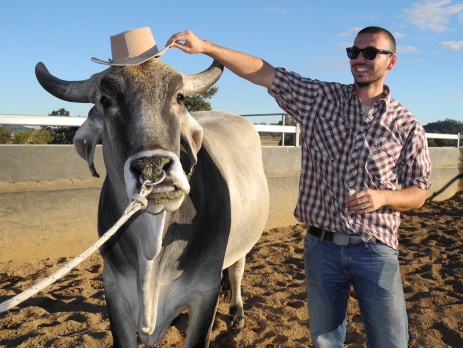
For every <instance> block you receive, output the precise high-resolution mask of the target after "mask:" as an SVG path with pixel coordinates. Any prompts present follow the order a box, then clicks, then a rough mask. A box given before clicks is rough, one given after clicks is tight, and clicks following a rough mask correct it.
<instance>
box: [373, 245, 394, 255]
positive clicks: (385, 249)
mask: <svg viewBox="0 0 463 348" xmlns="http://www.w3.org/2000/svg"><path fill="white" fill-rule="evenodd" d="M371 249H372V250H373V251H374V252H375V254H377V255H379V256H398V255H399V252H398V251H397V250H395V249H393V248H391V247H390V246H387V245H386V244H383V243H379V242H377V243H376V244H371Z"/></svg>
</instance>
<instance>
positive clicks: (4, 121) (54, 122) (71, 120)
mask: <svg viewBox="0 0 463 348" xmlns="http://www.w3.org/2000/svg"><path fill="white" fill-rule="evenodd" d="M241 116H243V117H246V118H248V119H249V118H253V117H259V118H260V117H267V118H268V117H281V125H275V124H271V125H268V124H256V123H254V125H255V127H256V129H257V131H258V132H259V133H281V135H282V136H281V143H282V145H283V146H284V145H285V134H295V144H296V146H299V135H300V128H299V125H295V126H287V125H285V120H286V116H287V114H285V113H275V114H245V115H241ZM86 119H87V118H86V117H70V116H37V115H1V114H0V125H22V126H29V127H30V126H48V127H52V126H61V127H80V126H81V125H82V123H84V121H85V120H86ZM426 137H427V138H428V139H447V140H456V141H457V147H460V144H461V141H462V140H463V139H462V134H460V133H458V134H438V133H427V134H426Z"/></svg>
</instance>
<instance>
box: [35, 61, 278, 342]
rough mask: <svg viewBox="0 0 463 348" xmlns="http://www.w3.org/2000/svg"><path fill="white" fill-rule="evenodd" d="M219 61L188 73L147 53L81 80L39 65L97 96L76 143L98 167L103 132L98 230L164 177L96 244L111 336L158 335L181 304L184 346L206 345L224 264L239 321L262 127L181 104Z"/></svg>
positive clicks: (70, 97) (86, 96) (41, 74)
mask: <svg viewBox="0 0 463 348" xmlns="http://www.w3.org/2000/svg"><path fill="white" fill-rule="evenodd" d="M222 69H223V67H222V66H220V65H219V64H217V63H215V62H214V63H213V64H212V65H211V66H210V67H209V68H208V69H207V70H205V71H204V72H202V73H200V74H196V75H190V76H186V75H183V74H181V73H179V72H178V71H176V70H174V69H172V68H171V67H170V66H169V65H167V64H165V63H163V62H161V61H159V60H156V59H152V60H150V61H148V62H146V63H143V64H141V65H138V66H133V67H110V68H108V69H106V70H104V71H103V72H101V73H98V74H95V75H93V76H91V77H90V79H88V80H84V81H63V80H60V79H58V78H56V77H54V76H52V75H51V74H50V73H49V72H48V70H47V69H46V68H45V66H44V65H43V64H42V63H38V64H37V66H36V75H37V78H38V80H39V82H40V84H41V85H42V86H43V87H44V88H45V89H46V90H47V91H48V92H49V93H51V94H53V95H54V96H56V97H58V98H61V99H64V100H67V101H73V102H90V103H93V104H94V106H93V108H92V109H91V110H90V112H89V116H88V119H87V120H86V121H85V122H84V124H83V125H82V126H81V127H80V128H79V130H78V132H77V134H76V136H75V138H74V144H75V146H76V149H77V151H78V153H79V154H80V155H81V156H82V157H83V158H84V159H86V160H87V161H88V165H89V167H90V170H91V172H92V174H93V175H94V176H98V173H97V172H96V170H95V168H94V165H93V154H94V149H95V146H96V144H97V143H98V142H99V141H100V139H102V143H103V153H104V161H105V166H106V171H107V176H106V178H105V181H104V184H103V187H102V191H101V197H100V202H99V210H98V231H99V234H100V235H101V234H102V233H104V232H105V231H107V230H108V229H109V228H110V227H111V226H113V224H114V223H115V222H116V220H117V219H118V218H119V217H120V216H121V215H122V214H123V211H124V209H125V208H126V207H127V205H128V204H129V201H130V198H131V197H132V195H133V194H134V193H137V192H139V190H140V180H142V181H144V180H149V181H159V180H162V182H161V183H160V184H159V185H157V186H156V187H155V188H154V190H153V192H152V193H151V194H150V196H149V197H148V201H149V205H148V208H147V210H146V211H145V212H143V213H139V214H137V215H135V216H134V217H133V218H132V219H131V220H130V221H129V222H128V223H127V224H126V225H124V226H123V227H122V228H121V230H120V231H119V232H118V234H117V235H115V236H114V237H113V238H112V239H111V240H109V241H108V243H107V244H106V245H105V246H104V247H102V248H101V250H100V251H101V254H102V256H103V258H104V271H103V281H104V288H105V295H106V301H107V308H108V313H109V319H110V324H111V331H112V334H113V338H114V346H115V347H136V346H137V335H136V333H137V332H138V334H139V336H140V339H141V341H142V342H143V343H145V344H147V345H153V344H154V343H156V342H157V341H159V340H160V339H161V338H162V336H163V335H164V334H165V332H166V330H167V329H168V327H169V325H170V324H171V323H172V321H173V320H174V319H175V318H176V317H177V316H178V315H179V314H180V313H181V312H182V311H183V310H184V309H185V308H187V309H188V311H189V325H188V334H187V337H186V343H185V347H207V346H208V345H209V336H210V332H211V327H212V323H213V320H214V317H215V311H216V306H217V303H218V298H219V292H220V284H221V277H222V270H223V269H227V268H228V269H229V275H230V280H231V284H232V299H231V304H230V313H229V315H230V318H231V320H232V325H234V326H238V327H242V326H243V324H244V314H243V303H242V299H241V292H240V288H241V279H242V276H243V272H244V266H245V256H246V254H247V253H248V252H249V251H250V250H251V248H252V247H253V245H254V244H255V243H256V242H257V241H258V239H259V237H260V236H261V233H262V231H263V229H264V227H265V224H266V221H267V217H268V208H269V202H268V187H267V181H266V178H265V174H264V171H263V164H262V156H261V144H260V139H259V136H258V134H257V132H256V130H255V128H254V126H253V125H252V124H251V123H250V122H248V121H247V120H245V119H244V118H242V117H240V116H237V115H232V114H229V113H225V112H198V113H194V114H193V116H192V115H190V114H189V113H188V111H187V110H186V108H185V106H184V100H185V96H188V95H192V94H195V93H199V92H200V91H202V90H205V89H207V88H209V87H210V86H212V85H213V84H214V83H215V82H216V81H217V80H218V79H219V77H220V75H221V73H222ZM164 175H165V178H164V179H162V178H163V177H164Z"/></svg>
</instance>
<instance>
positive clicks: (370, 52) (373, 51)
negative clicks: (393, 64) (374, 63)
mask: <svg viewBox="0 0 463 348" xmlns="http://www.w3.org/2000/svg"><path fill="white" fill-rule="evenodd" d="M346 52H347V56H348V57H349V58H350V59H356V58H357V57H358V56H359V54H360V52H362V55H363V58H365V59H367V60H373V59H375V58H376V55H377V54H378V53H382V54H393V53H392V52H391V51H387V50H381V49H379V48H376V47H366V48H358V47H356V46H354V47H348V48H346Z"/></svg>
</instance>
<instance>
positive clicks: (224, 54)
mask: <svg viewBox="0 0 463 348" xmlns="http://www.w3.org/2000/svg"><path fill="white" fill-rule="evenodd" d="M168 45H170V46H171V47H177V48H178V49H180V50H182V51H183V52H186V53H189V54H196V53H203V54H205V55H208V56H209V57H211V58H213V59H215V60H217V61H218V62H219V63H221V64H223V66H225V67H226V68H227V69H229V70H231V71H232V72H234V73H235V74H236V75H238V76H240V77H242V78H244V79H246V80H248V81H250V82H252V83H255V84H256V85H260V86H264V87H266V88H267V89H270V87H271V86H272V82H273V80H274V78H275V68H274V67H273V66H271V65H270V64H269V63H267V62H266V61H264V60H262V59H260V58H257V57H254V56H251V55H249V54H246V53H243V52H238V51H234V50H231V49H228V48H225V47H221V46H218V45H215V44H213V43H212V42H210V41H207V40H202V39H200V38H199V37H197V36H196V35H195V34H194V33H193V32H192V31H190V30H187V31H183V32H181V33H177V34H174V35H172V37H171V38H170V39H169V40H168V41H167V44H166V46H168Z"/></svg>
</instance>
